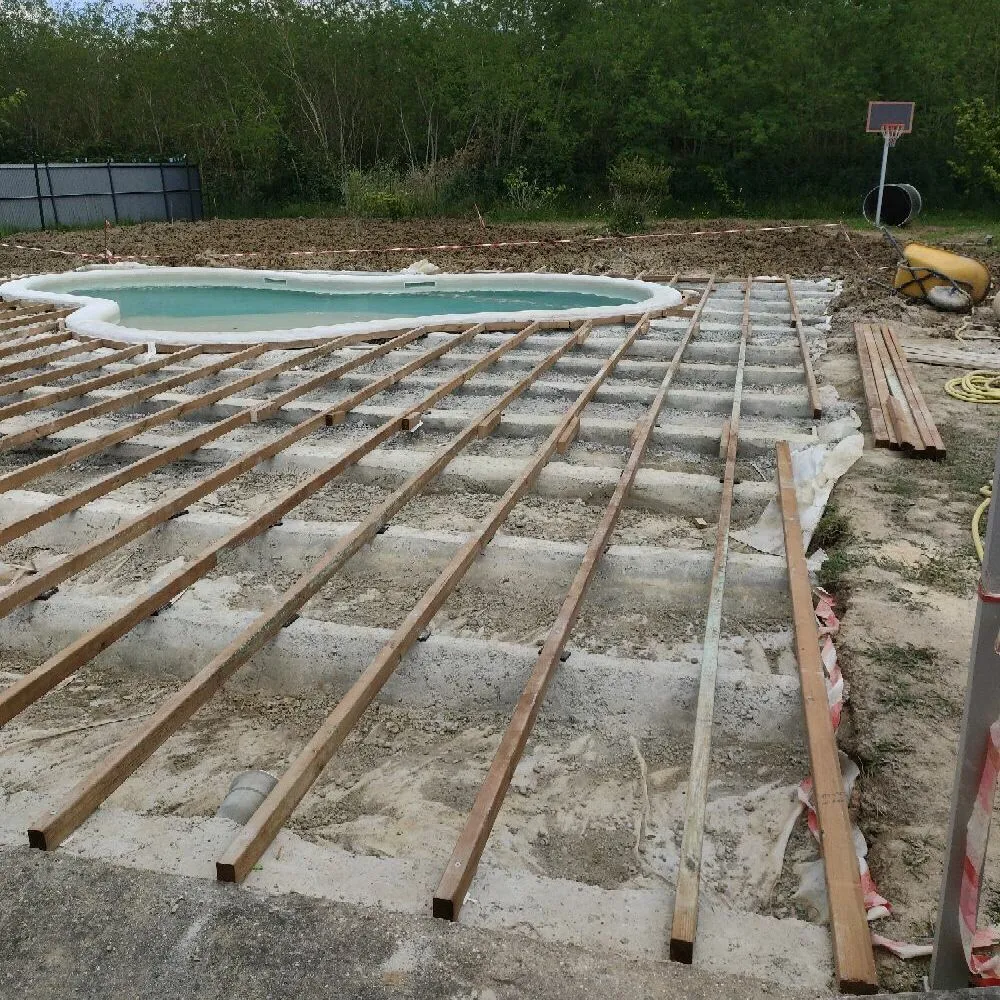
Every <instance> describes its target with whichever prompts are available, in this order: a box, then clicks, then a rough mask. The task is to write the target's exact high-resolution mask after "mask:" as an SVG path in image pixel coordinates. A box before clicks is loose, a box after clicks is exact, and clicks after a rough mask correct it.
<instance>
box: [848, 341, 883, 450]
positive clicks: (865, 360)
mask: <svg viewBox="0 0 1000 1000" xmlns="http://www.w3.org/2000/svg"><path fill="white" fill-rule="evenodd" d="M861 326H862V324H861V323H855V324H854V340H855V343H856V344H857V349H858V367H859V368H860V369H861V382H862V385H863V386H864V392H865V402H866V403H867V405H868V422H869V423H870V424H871V428H872V438H873V439H874V443H875V447H876V448H888V447H889V429H888V426H887V425H886V421H885V414H884V413H883V412H882V404H881V403H880V402H879V398H878V391H877V390H876V388H875V373H874V370H873V368H872V359H871V356H870V355H869V353H868V342H867V340H866V339H865V336H864V334H863V332H862V330H861Z"/></svg>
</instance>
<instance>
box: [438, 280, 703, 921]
mask: <svg viewBox="0 0 1000 1000" xmlns="http://www.w3.org/2000/svg"><path fill="white" fill-rule="evenodd" d="M711 291H712V282H711V281H710V282H709V283H708V285H707V287H706V288H705V290H704V292H703V293H702V296H701V299H700V301H699V303H698V306H697V309H696V310H695V312H694V315H693V316H692V318H691V322H690V323H689V324H688V328H687V331H686V332H685V334H684V337H683V338H682V339H681V342H680V344H679V345H678V347H677V350H676V352H675V353H674V357H673V360H672V361H671V363H670V365H669V367H668V368H667V371H666V374H665V375H664V377H663V380H662V382H661V384H660V388H659V391H658V392H657V394H656V396H655V397H654V398H653V402H652V403H651V404H650V406H649V409H648V411H647V413H646V415H645V416H644V418H643V419H642V420H641V421H640V423H639V424H638V426H637V427H636V431H635V435H634V444H633V445H632V451H631V453H630V455H629V458H628V461H627V462H626V464H625V468H624V470H623V471H622V474H621V477H620V478H619V480H618V485H617V487H616V488H615V492H614V494H613V495H612V497H611V500H610V501H609V502H608V505H607V507H606V508H605V510H604V514H603V515H602V517H601V520H600V522H599V523H598V525H597V527H596V529H595V530H594V533H593V535H592V536H591V539H590V542H589V544H588V545H587V550H586V552H585V553H584V557H583V559H582V561H581V563H580V568H579V569H578V570H577V572H576V575H575V576H574V578H573V582H572V583H571V584H570V587H569V591H568V592H567V594H566V598H565V600H564V601H563V603H562V607H561V608H560V609H559V614H558V615H557V616H556V619H555V621H554V622H553V624H552V627H551V628H550V629H549V632H548V635H547V636H546V638H545V642H544V644H543V645H542V650H541V652H540V653H539V655H538V659H537V660H536V662H535V666H534V669H533V670H532V672H531V676H530V677H529V678H528V682H527V684H526V685H525V687H524V690H523V692H522V693H521V697H520V699H519V700H518V702H517V706H516V707H515V709H514V714H513V716H512V718H511V721H510V724H509V725H508V726H507V729H506V731H505V732H504V735H503V739H502V740H501V741H500V747H499V748H498V750H497V752H496V753H495V754H494V756H493V761H492V763H491V764H490V769H489V772H488V773H487V775H486V778H485V780H484V781H483V784H482V786H481V787H480V789H479V794H478V795H477V796H476V801H475V803H474V804H473V807H472V811H471V812H470V813H469V817H468V819H467V820H466V822H465V826H464V827H463V829H462V832H461V834H460V836H459V838H458V841H457V843H456V844H455V847H454V849H453V850H452V853H451V857H450V858H449V860H448V864H447V865H446V866H445V870H444V874H443V875H442V877H441V881H440V883H439V884H438V887H437V890H436V891H435V893H434V897H433V900H432V904H431V912H432V913H433V914H434V916H436V917H441V918H443V919H445V920H456V919H458V914H459V911H460V910H461V908H462V904H463V902H464V901H465V896H466V893H467V892H468V889H469V885H470V884H471V882H472V879H473V877H474V876H475V874H476V869H477V868H478V866H479V861H480V858H481V857H482V854H483V850H484V849H485V848H486V844H487V841H488V840H489V837H490V833H491V832H492V831H493V825H494V824H495V822H496V818H497V815H498V814H499V812H500V807H501V806H502V805H503V802H504V798H505V797H506V795H507V789H508V788H509V787H510V782H511V780H512V778H513V777H514V772H515V770H516V769H517V765H518V763H519V761H520V760H521V757H522V755H523V753H524V748H525V746H526V745H527V742H528V738H529V737H530V735H531V731H532V729H533V728H534V725H535V719H536V718H537V716H538V711H539V709H540V708H541V706H542V702H543V701H544V699H545V695H546V692H547V691H548V689H549V685H550V683H551V681H552V678H553V677H554V676H555V673H556V671H557V670H558V668H559V663H560V659H561V657H562V652H563V648H564V647H565V645H566V642H567V640H568V639H569V636H570V633H571V632H572V630H573V627H574V625H575V624H576V621H577V618H578V617H579V614H580V608H581V607H582V605H583V601H584V599H585V598H586V595H587V590H588V589H589V587H590V583H591V580H593V577H594V573H595V572H596V570H597V566H598V563H599V562H600V560H601V558H602V557H603V555H604V553H605V552H606V551H607V548H608V545H609V544H610V542H611V537H612V535H613V534H614V530H615V526H616V525H617V523H618V518H619V515H620V514H621V510H622V507H623V506H624V504H625V500H626V498H627V497H628V494H629V491H630V490H631V489H632V485H633V484H634V482H635V477H636V475H637V474H638V472H639V467H640V466H641V464H642V460H643V457H644V455H645V453H646V448H647V447H648V445H649V442H650V440H651V438H652V436H653V429H654V428H655V426H656V419H657V417H658V416H659V413H660V410H661V409H662V408H663V404H664V402H665V400H666V398H667V392H668V391H669V389H670V386H671V384H672V383H673V380H674V378H675V377H676V375H677V372H678V370H679V369H680V366H681V359H682V358H683V356H684V351H685V350H686V349H687V346H688V344H689V343H690V341H691V338H692V337H693V336H694V334H695V333H696V332H697V330H698V326H699V322H700V318H701V312H702V309H703V308H704V305H705V303H706V302H707V301H708V297H709V295H710V294H711Z"/></svg>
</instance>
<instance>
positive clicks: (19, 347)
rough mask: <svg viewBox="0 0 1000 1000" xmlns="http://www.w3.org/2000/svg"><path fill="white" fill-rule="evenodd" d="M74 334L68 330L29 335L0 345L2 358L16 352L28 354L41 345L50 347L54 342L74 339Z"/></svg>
mask: <svg viewBox="0 0 1000 1000" xmlns="http://www.w3.org/2000/svg"><path fill="white" fill-rule="evenodd" d="M72 339H73V334H71V333H68V332H66V331H65V330H64V331H62V332H61V333H49V334H46V335H45V336H42V337H29V338H28V339H25V340H19V341H17V342H16V343H13V344H8V345H7V346H6V347H0V358H8V357H11V356H13V355H15V354H27V353H28V351H37V350H38V348H39V347H49V346H51V345H52V344H61V343H63V342H64V341H67V340H72Z"/></svg>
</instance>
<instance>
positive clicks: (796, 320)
mask: <svg viewBox="0 0 1000 1000" xmlns="http://www.w3.org/2000/svg"><path fill="white" fill-rule="evenodd" d="M785 288H786V290H787V291H788V304H789V305H790V306H791V307H792V323H793V324H794V325H795V333H796V334H797V336H798V338H799V351H800V353H801V354H802V368H803V371H805V374H806V391H807V392H808V393H809V409H810V410H811V411H812V415H813V419H814V420H818V419H819V418H820V417H821V416H822V415H823V409H822V407H821V406H820V402H819V389H817V388H816V376H815V375H814V374H813V366H812V358H811V357H810V356H809V343H808V341H807V340H806V334H805V330H804V329H803V326H802V315H801V314H800V313H799V304H798V302H797V301H796V299H795V289H794V287H793V286H792V279H791V278H790V277H789V276H788V275H787V274H786V275H785Z"/></svg>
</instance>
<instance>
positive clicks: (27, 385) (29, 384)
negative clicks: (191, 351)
mask: <svg viewBox="0 0 1000 1000" xmlns="http://www.w3.org/2000/svg"><path fill="white" fill-rule="evenodd" d="M145 350H146V345H145V344H135V345H134V346H133V347H126V348H124V349H123V350H120V351H112V352H111V353H109V354H104V355H102V356H101V357H99V358H92V359H91V360H90V361H78V362H77V363H76V364H73V365H62V366H61V367H53V368H49V369H47V370H46V371H43V372H39V373H38V374H37V375H25V376H24V378H19V379H15V380H14V381H13V382H0V396H12V395H14V393H17V392H24V390H25V389H32V388H34V387H35V386H36V385H46V384H48V383H50V382H58V381H59V380H60V379H64V378H69V377H70V376H72V375H82V374H83V373H84V372H89V371H93V370H94V369H95V368H103V367H104V366H105V365H112V364H117V363H119V362H122V361H128V359H129V358H134V357H135V356H136V355H137V354H142V353H143V352H144V351H145Z"/></svg>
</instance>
